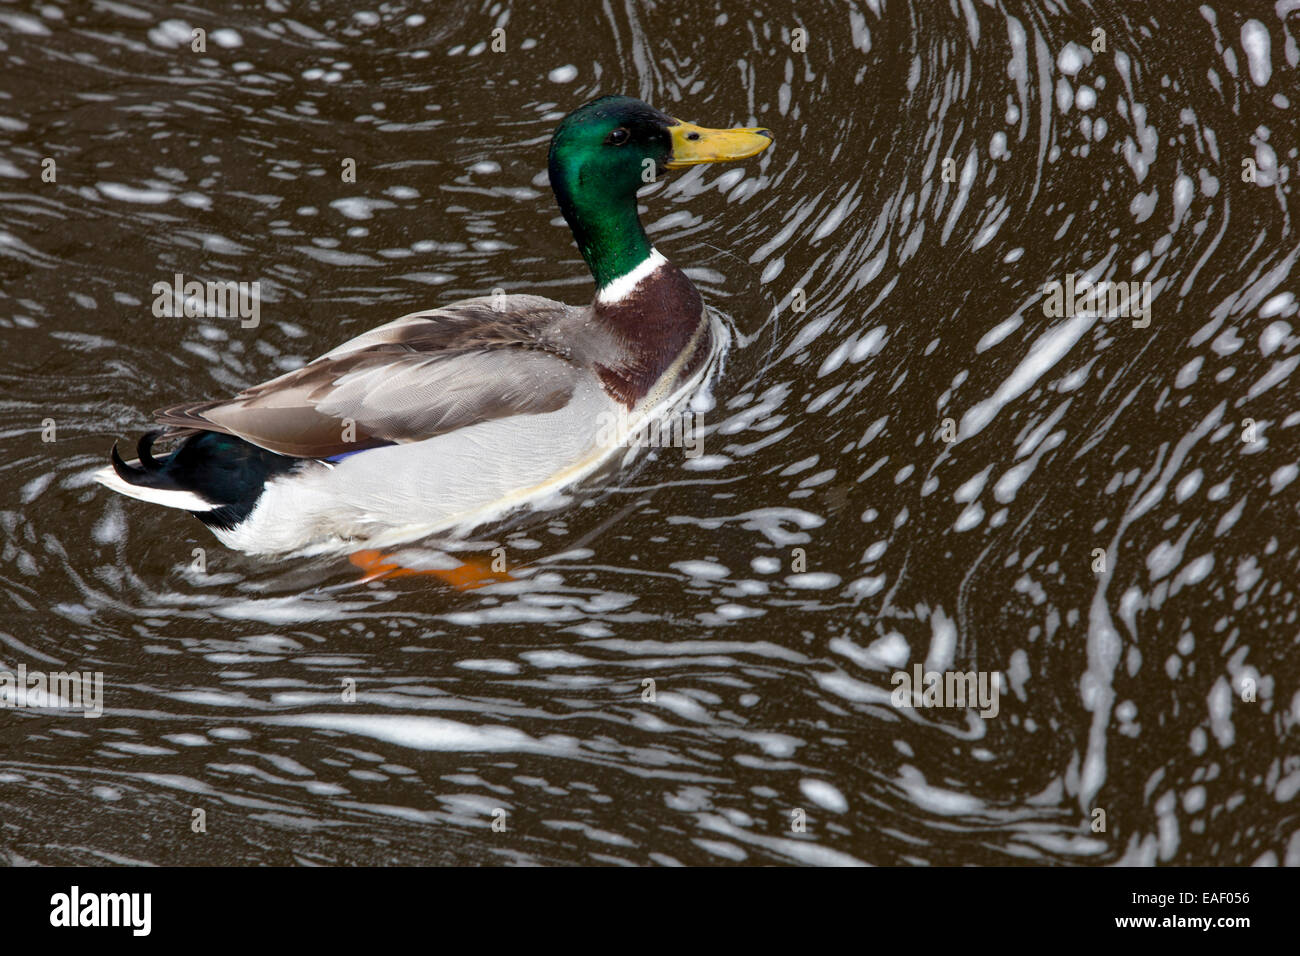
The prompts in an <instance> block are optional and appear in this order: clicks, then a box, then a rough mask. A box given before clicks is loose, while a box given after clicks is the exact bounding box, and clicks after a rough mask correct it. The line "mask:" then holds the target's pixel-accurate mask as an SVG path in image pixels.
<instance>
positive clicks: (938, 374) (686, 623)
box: [0, 0, 1300, 864]
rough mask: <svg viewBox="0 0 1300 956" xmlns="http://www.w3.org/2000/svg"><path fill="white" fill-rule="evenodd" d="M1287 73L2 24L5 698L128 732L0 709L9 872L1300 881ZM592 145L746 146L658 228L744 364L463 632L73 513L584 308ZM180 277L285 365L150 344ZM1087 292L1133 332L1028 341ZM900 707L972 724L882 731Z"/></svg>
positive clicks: (108, 24)
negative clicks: (288, 379) (568, 130)
mask: <svg viewBox="0 0 1300 956" xmlns="http://www.w3.org/2000/svg"><path fill="white" fill-rule="evenodd" d="M177 11H179V12H177ZM371 11H373V12H371ZM194 26H199V27H204V28H205V29H206V30H207V31H208V36H207V52H205V53H195V52H192V51H191V50H190V48H189V38H190V28H191V27H194ZM497 27H501V28H503V29H504V31H505V33H504V37H505V40H506V51H505V52H504V53H494V52H492V50H491V49H490V47H488V44H490V43H491V41H492V31H493V30H494V29H495V28H497ZM796 28H798V29H802V30H803V31H805V33H804V34H803V36H804V37H806V49H801V50H799V51H796V50H794V49H792V46H795V45H797V46H803V43H802V41H801V39H800V37H799V35H796V34H792V31H793V30H794V29H796ZM1095 28H1101V29H1102V30H1104V31H1105V35H1106V50H1105V52H1100V51H1099V52H1097V53H1093V52H1092V50H1091V49H1090V47H1091V45H1092V44H1093V42H1094V34H1093V31H1094V29H1095ZM218 31H221V32H218ZM1298 38H1300V4H1297V3H1295V2H1292V0H1282V2H1279V3H1277V4H1273V3H1245V2H1240V0H1234V2H1231V3H1229V2H1226V0H1214V2H1212V3H1207V4H1206V5H1203V6H1197V5H1196V4H1194V3H1181V2H1179V3H1173V2H1170V3H1141V4H1134V3H1126V4H1110V3H1097V4H1090V3H1082V2H1072V3H1065V4H1062V3H1049V2H1038V3H1015V2H1001V0H952V2H929V0H925V2H922V0H916V2H913V3H911V4H908V3H905V2H893V0H869V2H866V3H862V4H859V5H857V6H856V7H855V6H854V5H853V4H852V3H839V2H825V3H821V4H813V3H800V4H798V5H794V4H788V5H782V4H777V3H759V4H757V5H756V6H751V5H749V4H735V3H732V2H730V0H718V2H715V3H703V4H701V3H692V4H662V5H658V4H630V5H628V6H623V5H620V4H618V3H614V2H608V3H605V4H604V5H603V6H599V7H598V6H597V5H595V4H575V5H574V6H573V7H572V8H565V7H561V6H551V5H534V4H518V5H514V4H509V3H506V2H491V3H484V4H481V5H478V6H474V5H471V4H465V5H463V6H458V7H453V6H451V5H444V4H420V3H415V2H405V3H404V2H386V3H384V4H383V5H382V7H371V8H368V10H363V11H358V10H357V9H356V7H355V5H352V4H312V3H293V4H289V3H285V2H279V0H269V2H267V3H265V4H264V5H257V4H246V5H242V6H241V5H237V4H223V5H220V6H219V7H213V8H211V9H210V10H209V9H208V8H205V7H204V6H201V5H186V6H185V7H183V8H172V9H171V10H170V12H169V9H168V8H165V7H164V6H162V5H150V4H143V3H136V2H131V3H126V2H107V0H90V2H78V3H66V4H58V3H32V2H21V3H17V4H10V3H6V4H4V5H2V6H0V53H2V54H3V67H2V69H3V85H2V87H0V210H2V213H0V282H2V290H3V291H2V292H0V330H2V332H0V345H2V346H3V348H2V352H0V381H2V383H3V385H2V388H3V392H2V396H3V400H2V404H0V468H2V469H3V498H2V504H0V507H2V508H3V511H2V512H0V535H3V538H2V540H3V548H2V552H0V553H2V559H0V585H2V586H3V592H4V608H5V610H4V612H3V617H2V618H0V642H2V643H0V670H8V671H14V670H16V669H17V668H18V667H19V666H20V665H25V666H26V667H27V668H28V669H29V670H34V669H40V670H44V671H57V670H72V669H76V670H84V671H98V672H102V674H103V679H104V691H103V693H104V713H103V716H102V717H100V718H99V719H98V720H92V719H86V718H84V717H82V716H80V715H76V714H71V713H66V712H56V711H51V710H48V709H39V708H26V709H8V710H5V711H3V712H2V713H0V850H2V851H3V853H4V855H5V857H6V858H7V859H8V860H10V861H12V862H15V863H21V862H36V863H72V862H77V863H93V862H104V861H111V862H147V863H180V864H193V863H236V862H237V863H279V864H283V863H292V862H301V863H386V862H395V863H604V862H613V863H635V864H651V863H664V864H670V863H674V862H680V863H695V864H699V863H727V862H733V861H741V862H745V863H751V864H752V863H769V862H777V863H788V862H811V863H827V862H852V861H861V862H868V863H918V862H925V863H945V864H952V863H969V862H980V863H1015V862H1024V861H1049V862H1064V863H1073V864H1097V863H1147V864H1149V863H1154V862H1172V863H1211V862H1220V863H1234V864H1247V863H1270V864H1280V863H1291V864H1295V863H1297V862H1300V800H1297V799H1296V795H1297V792H1298V791H1300V749H1298V748H1297V729H1296V726H1297V723H1298V722H1300V664H1298V663H1297V661H1298V659H1300V658H1298V656H1297V640H1298V638H1300V619H1298V614H1300V606H1298V602H1297V598H1298V595H1300V591H1298V589H1297V577H1298V575H1297V571H1298V566H1300V542H1298V539H1297V528H1298V525H1300V515H1298V514H1297V489H1300V484H1297V482H1296V480H1295V479H1296V476H1297V470H1298V461H1300V455H1298V454H1297V452H1296V438H1297V435H1298V434H1300V431H1298V430H1297V426H1300V411H1298V410H1297V409H1296V406H1295V401H1294V396H1295V383H1296V381H1297V378H1296V375H1295V371H1296V367H1297V365H1300V337H1298V336H1297V333H1296V328H1295V326H1296V321H1297V320H1296V314H1297V311H1300V289H1298V282H1297V275H1298V274H1300V272H1298V271H1297V268H1296V260H1297V256H1298V255H1300V233H1298V231H1297V226H1296V222H1295V215H1296V212H1297V204H1296V201H1295V186H1294V181H1295V176H1296V168H1297V159H1298V156H1297V143H1298V142H1300V137H1298V136H1297V122H1296V112H1295V106H1296V100H1297V98H1300V83H1297V66H1298V62H1300V53H1298V52H1297V39H1298ZM607 92H621V93H629V94H633V95H638V96H641V97H643V98H645V99H647V100H648V101H650V102H652V103H654V104H655V105H657V106H659V107H660V108H662V109H665V110H666V111H668V112H671V113H674V114H676V115H680V116H682V117H683V118H685V119H689V120H693V121H696V122H700V123H704V124H706V125H716V126H723V125H749V124H751V123H761V124H762V125H764V126H768V127H770V128H772V129H773V130H774V131H775V134H776V146H775V148H774V149H771V150H769V151H768V152H766V153H764V154H763V155H762V156H761V157H760V158H759V159H758V160H755V161H751V162H749V163H746V164H742V165H737V166H735V167H734V168H732V167H708V168H704V169H695V170H692V171H689V172H687V173H686V174H685V175H678V176H676V177H675V178H674V179H672V180H671V181H670V182H668V183H667V184H663V185H657V186H654V187H652V188H651V189H650V190H649V191H648V193H647V195H646V198H645V203H646V207H647V210H648V212H647V214H646V222H647V225H648V228H649V230H650V232H651V235H652V238H653V239H654V241H655V243H656V245H657V246H658V248H659V249H660V250H662V251H664V252H665V253H666V254H667V255H668V256H669V257H670V258H672V259H673V260H674V261H676V262H677V263H679V264H681V265H682V266H684V267H688V268H689V271H690V273H691V275H692V276H693V277H694V278H695V279H696V281H697V284H698V285H699V286H700V287H701V289H702V291H703V292H704V295H705V298H706V300H707V301H708V302H709V303H710V305H711V306H712V307H713V308H714V309H715V310H716V311H717V312H718V313H719V315H720V316H721V317H722V318H723V320H724V321H725V322H726V323H727V324H728V325H729V326H730V328H731V329H732V333H733V339H734V340H733V344H732V346H731V349H730V351H729V353H728V354H727V356H726V362H725V367H724V369H723V371H722V373H721V375H720V377H719V378H718V379H717V380H716V381H715V383H714V385H713V389H712V393H713V397H714V399H715V400H716V403H717V404H716V407H715V408H714V409H713V411H712V412H710V413H709V414H708V415H707V416H706V421H707V423H708V425H709V428H710V430H709V432H708V434H707V436H706V438H705V446H704V447H705V455H704V457H702V458H700V459H697V460H695V461H693V462H692V461H688V460H686V459H684V458H683V457H682V455H681V453H680V451H679V450H673V449H660V450H658V451H657V452H655V453H654V454H653V455H651V456H650V457H649V459H648V460H646V461H645V462H644V464H643V466H642V467H641V468H640V470H637V471H635V472H632V473H629V474H626V475H623V476H620V477H618V478H616V479H614V480H611V481H606V482H605V483H604V484H602V485H601V486H599V487H592V488H589V489H587V490H585V491H584V492H583V494H582V495H581V496H580V498H579V500H578V501H577V502H575V504H574V506H573V507H572V508H570V509H569V510H568V511H564V512H559V513H550V514H547V515H544V516H541V517H539V518H534V519H532V520H531V521H524V522H520V523H516V524H514V525H512V526H511V527H509V528H507V529H504V530H502V531H501V532H500V533H499V535H498V539H499V540H500V541H501V542H502V543H503V544H504V546H505V547H506V548H507V551H508V553H509V554H510V555H511V557H512V560H513V561H515V562H516V563H518V562H519V561H527V562H528V564H529V566H528V567H527V568H526V569H524V570H522V571H519V572H518V573H517V574H516V580H514V581H513V582H510V583H505V584H499V585H494V586H492V587H489V588H485V589H482V590H477V591H469V592H464V593H461V592H457V591H455V590H452V589H450V588H447V587H444V586H442V585H440V584H438V583H437V582H436V581H431V580H429V579H426V578H406V579H401V580H390V581H385V582H379V583H372V584H368V585H362V584H357V583H355V582H356V580H357V578H358V577H359V575H358V572H357V571H356V569H354V568H353V567H351V566H350V565H349V564H347V562H345V561H342V560H315V561H307V560H303V561H279V562H267V561H258V560H253V559H250V558H245V557H242V556H240V555H238V554H235V553H232V552H228V551H225V550H223V549H221V548H220V547H219V545H217V543H216V542H215V541H214V540H213V539H212V538H211V537H210V536H209V535H208V533H207V532H206V531H205V530H204V529H203V528H202V527H201V526H200V525H199V524H198V523H197V522H196V521H194V520H193V519H191V518H190V517H188V516H187V515H184V514H182V513H179V512H172V511H166V510H163V509H157V508H152V507H150V506H147V505H144V504H140V503H136V502H127V501H125V500H123V499H120V498H117V497H116V496H113V495H111V494H110V493H108V492H107V491H105V490H103V489H101V488H99V487H98V486H95V485H92V484H90V483H89V475H90V473H91V471H92V470H93V469H94V468H97V467H99V466H100V465H101V464H103V462H104V460H105V456H106V455H107V452H108V449H109V447H110V446H111V443H112V441H113V440H114V439H115V438H118V437H121V436H133V435H135V434H138V433H139V431H141V430H142V429H144V428H145V427H146V426H147V424H148V421H149V418H148V413H149V412H150V411H151V410H152V409H154V408H158V407H161V406H164V405H167V404H171V403H174V402H177V401H181V400H185V399H199V398H204V397H213V398H215V397H222V396H225V395H227V394H230V393H231V392H232V391H234V390H236V389H238V388H240V387H242V386H246V385H249V384H252V383H255V382H258V381H261V380H263V379H266V378H269V377H271V376H273V375H275V374H278V373H279V372H281V371H282V370H284V369H287V368H291V367H294V366H295V365H297V364H300V363H301V362H303V361H305V360H307V359H309V358H311V357H313V356H315V355H317V354H320V353H321V352H323V351H326V350H327V349H329V348H331V347H332V346H334V345H335V344H337V343H339V342H341V341H343V340H344V339H345V338H347V337H349V336H351V335H354V334H357V333H359V332H360V331H362V330H364V329H366V328H368V327H371V326H374V325H378V324H381V323H382V322H385V321H387V320H389V319H390V318H393V317H395V316H398V315H400V314H403V313H405V312H408V311H412V310H415V309H418V308H423V307H428V306H433V305H437V304H441V303H445V302H448V301H451V300H454V299H456V298H462V297H466V296H473V295H481V294H487V293H490V292H491V290H492V289H493V288H496V287H503V288H505V289H507V290H508V291H533V292H538V293H540V294H543V295H550V296H553V297H556V298H561V299H566V300H568V301H572V302H582V301H585V300H587V299H588V298H589V296H590V294H591V284H590V280H589V279H588V278H587V276H586V274H585V271H584V269H583V267H582V263H581V260H580V259H579V257H578V255H577V252H576V250H575V249H574V247H573V245H572V243H571V241H570V238H569V236H568V233H567V232H566V231H565V230H564V228H563V225H562V223H561V221H560V220H559V217H558V213H557V211H556V210H555V208H554V206H553V204H552V202H551V198H550V194H549V190H548V189H547V187H546V182H545V174H544V170H545V153H546V143H547V138H548V136H549V134H550V131H551V129H552V128H553V127H554V125H555V123H556V121H557V120H558V119H559V117H560V116H561V115H563V114H564V113H565V112H567V111H568V110H569V109H572V108H573V107H575V106H576V105H578V104H580V103H581V102H583V101H585V100H586V99H588V98H590V97H592V96H595V95H597V94H600V93H607ZM47 157H48V158H52V159H53V160H54V161H55V164H56V169H57V180H56V181H55V182H44V181H42V178H41V170H42V160H43V159H45V158H47ZM344 158H353V159H355V160H356V163H357V169H358V177H357V182H356V183H355V184H349V183H343V182H341V181H340V175H339V173H340V166H341V163H342V160H343V159H344ZM945 159H952V160H953V162H952V163H951V164H949V165H948V166H947V169H948V172H949V174H950V175H949V176H948V177H947V179H945V176H944V171H945V163H944V160H945ZM1246 159H1249V160H1252V161H1253V163H1254V173H1255V175H1254V181H1252V182H1247V181H1243V171H1249V167H1248V166H1244V165H1243V160H1246ZM178 272H179V273H183V274H184V275H185V276H187V277H190V278H197V279H199V280H200V281H204V280H220V279H232V280H236V281H249V282H251V281H259V282H260V283H261V290H262V306H261V308H262V315H261V324H260V325H259V326H258V327H257V328H253V329H246V328H242V327H241V325H240V323H239V321H238V320H237V319H233V318H232V319H222V318H202V317H200V318H189V319H185V318H176V319H167V318H162V319H159V318H155V317H154V316H153V314H152V312H151V304H152V301H153V297H154V293H153V292H152V291H151V290H152V287H153V284H154V283H156V282H159V281H165V282H168V281H171V278H172V276H173V275H174V274H175V273H178ZM1085 274H1086V275H1089V276H1091V277H1092V278H1094V279H1106V280H1113V281H1124V282H1129V281H1136V282H1139V283H1140V282H1149V283H1150V286H1149V287H1148V290H1149V293H1150V296H1151V297H1150V300H1149V303H1150V324H1149V326H1147V327H1145V328H1141V327H1134V324H1133V322H1132V321H1130V318H1129V317H1126V316H1115V315H1109V314H1107V315H1097V314H1096V313H1095V312H1085V313H1084V314H1083V315H1075V316H1073V317H1070V316H1063V317H1059V318H1057V317H1052V316H1047V315H1045V314H1044V309H1043V298H1044V296H1043V292H1044V284H1045V283H1048V282H1051V281H1059V282H1064V281H1065V280H1066V277H1067V276H1071V275H1074V276H1083V275H1085ZM796 289H801V290H803V298H804V300H805V302H806V308H805V309H804V310H803V311H797V310H796V308H795V301H794V298H795V290H796ZM945 419H947V420H949V421H948V425H947V429H945ZM1247 420H1249V421H1247ZM1251 423H1253V429H1252V428H1251ZM51 424H52V425H53V428H54V431H53V434H52V435H51V433H50V426H51ZM954 435H955V437H956V440H955V441H946V440H945V437H946V438H952V437H954ZM50 437H53V438H55V440H54V441H45V440H43V438H50ZM196 548H202V549H205V550H204V552H203V557H204V558H205V560H206V568H205V570H203V571H199V570H196V568H195V564H196V558H195V556H194V549H196ZM795 549H802V550H801V551H796V550H795ZM1098 549H1100V552H1101V557H1098V555H1097V553H1096V552H1097V550H1098ZM800 562H806V565H804V564H803V563H800ZM1103 562H1104V570H1100V569H1101V568H1102V567H1103ZM918 663H919V664H924V665H926V666H927V667H928V668H929V669H933V670H938V671H968V670H973V671H979V672H995V671H996V672H1000V673H1001V674H1002V675H1003V677H1002V678H1001V680H1002V683H1001V684H1000V685H999V686H1000V687H1001V688H1002V693H1001V697H1000V709H999V712H998V714H997V715H996V716H990V717H988V718H983V717H981V716H979V714H978V713H977V711H976V709H974V708H971V707H965V708H949V709H912V708H906V709H900V708H897V707H895V706H893V705H892V703H891V701H890V696H889V695H890V692H891V690H892V689H893V684H892V683H891V674H892V673H893V672H894V671H895V670H899V669H907V670H910V669H911V668H912V666H913V665H915V664H918ZM646 679H652V680H653V681H654V682H655V691H656V699H655V700H654V701H653V702H648V701H645V700H643V699H642V694H643V691H644V689H645V685H644V684H643V681H645V680H646ZM347 680H352V681H355V682H356V694H357V698H356V701H355V702H352V703H345V702H344V701H343V698H342V694H341V689H342V688H343V687H344V685H345V681H347ZM196 809H201V810H203V811H204V813H205V815H206V832H205V833H195V832H193V830H192V826H191V823H192V820H193V819H194V811H195V810H196ZM498 809H499V810H504V811H505V814H504V817H503V816H502V815H501V814H498V813H496V811H497V810H498ZM800 810H801V811H803V817H804V819H805V823H806V826H805V827H804V828H803V830H802V832H800V829H799V828H797V827H796V826H794V825H793V821H794V820H795V818H796V817H798V816H799V814H798V813H794V811H800ZM1098 810H1101V811H1104V826H1105V828H1104V830H1103V829H1099V828H1097V827H1096V822H1097V821H1098V820H1099V819H1101V817H1099V816H1098V814H1097V812H1096V811H1098ZM494 819H505V820H506V828H505V831H504V832H500V831H499V830H494V829H493V828H492V822H493V820H494Z"/></svg>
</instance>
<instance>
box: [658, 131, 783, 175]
mask: <svg viewBox="0 0 1300 956" xmlns="http://www.w3.org/2000/svg"><path fill="white" fill-rule="evenodd" d="M668 132H669V133H671V134H672V137H673V154H672V156H670V157H669V159H668V162H667V163H666V164H665V165H667V167H668V168H669V169H680V168H681V167H682V166H695V165H697V164H699V163H722V162H726V161H727V160H729V159H748V158H749V157H750V156H757V155H758V154H759V153H761V152H762V151H763V150H765V149H767V148H768V147H769V146H771V145H772V132H771V130H766V129H761V128H759V127H754V128H753V129H709V128H708V127H707V126H696V125H695V124H694V123H684V122H682V121H681V120H678V121H677V125H676V126H670V127H668Z"/></svg>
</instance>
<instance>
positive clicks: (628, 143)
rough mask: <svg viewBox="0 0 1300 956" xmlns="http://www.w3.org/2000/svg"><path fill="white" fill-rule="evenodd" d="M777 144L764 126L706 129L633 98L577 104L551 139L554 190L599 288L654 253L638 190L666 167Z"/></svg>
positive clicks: (727, 157)
mask: <svg viewBox="0 0 1300 956" xmlns="http://www.w3.org/2000/svg"><path fill="white" fill-rule="evenodd" d="M771 145H772V134H771V132H769V131H768V130H766V129H758V128H745V129H708V128H706V127H703V126H696V125H695V124H693V123H686V122H683V121H681V120H678V119H674V118H673V117H671V116H668V115H667V114H666V113H662V112H660V111H659V110H657V109H655V108H654V107H653V106H650V105H649V104H648V103H643V102H642V101H641V100H638V99H633V98H632V97H630V96H602V97H600V98H599V99H595V100H592V101H591V102H590V103H587V104H585V105H583V106H580V107H579V108H578V109H576V110H574V111H573V112H572V113H570V114H569V115H568V116H566V117H565V118H564V120H563V121H562V122H561V123H560V125H559V127H558V128H557V129H556V130H555V134H554V135H553V136H552V137H551V152H550V163H549V168H550V179H551V189H552V190H554V192H555V198H556V201H557V202H558V203H559V206H560V210H561V212H563V213H564V218H565V221H566V222H568V224H569V228H570V229H571V230H572V231H573V236H574V239H576V240H577V243H578V248H579V250H581V252H582V256H583V258H584V259H586V260H587V265H588V266H589V267H590V268H591V272H592V275H593V276H594V277H595V279H596V284H597V286H599V287H603V286H605V285H607V284H608V283H609V282H611V281H613V280H614V279H616V278H618V277H619V276H621V275H625V274H626V273H627V272H629V271H630V270H631V269H632V268H635V267H636V266H637V265H639V264H640V263H641V262H642V261H644V260H645V259H646V258H648V257H649V255H650V244H649V241H648V240H647V239H646V237H645V233H644V231H643V230H642V229H641V224H640V221H639V220H638V218H637V214H636V193H637V190H638V189H640V188H641V187H642V186H645V185H647V184H649V183H652V182H654V181H655V180H656V179H657V178H658V177H659V176H660V175H662V174H663V173H664V172H665V171H666V170H669V169H677V168H679V167H683V166H694V165H697V164H700V163H718V162H724V161H726V160H731V159H746V158H748V157H750V156H755V155H757V154H758V153H761V152H762V151H763V150H765V149H766V148H767V147H768V146H771Z"/></svg>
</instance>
